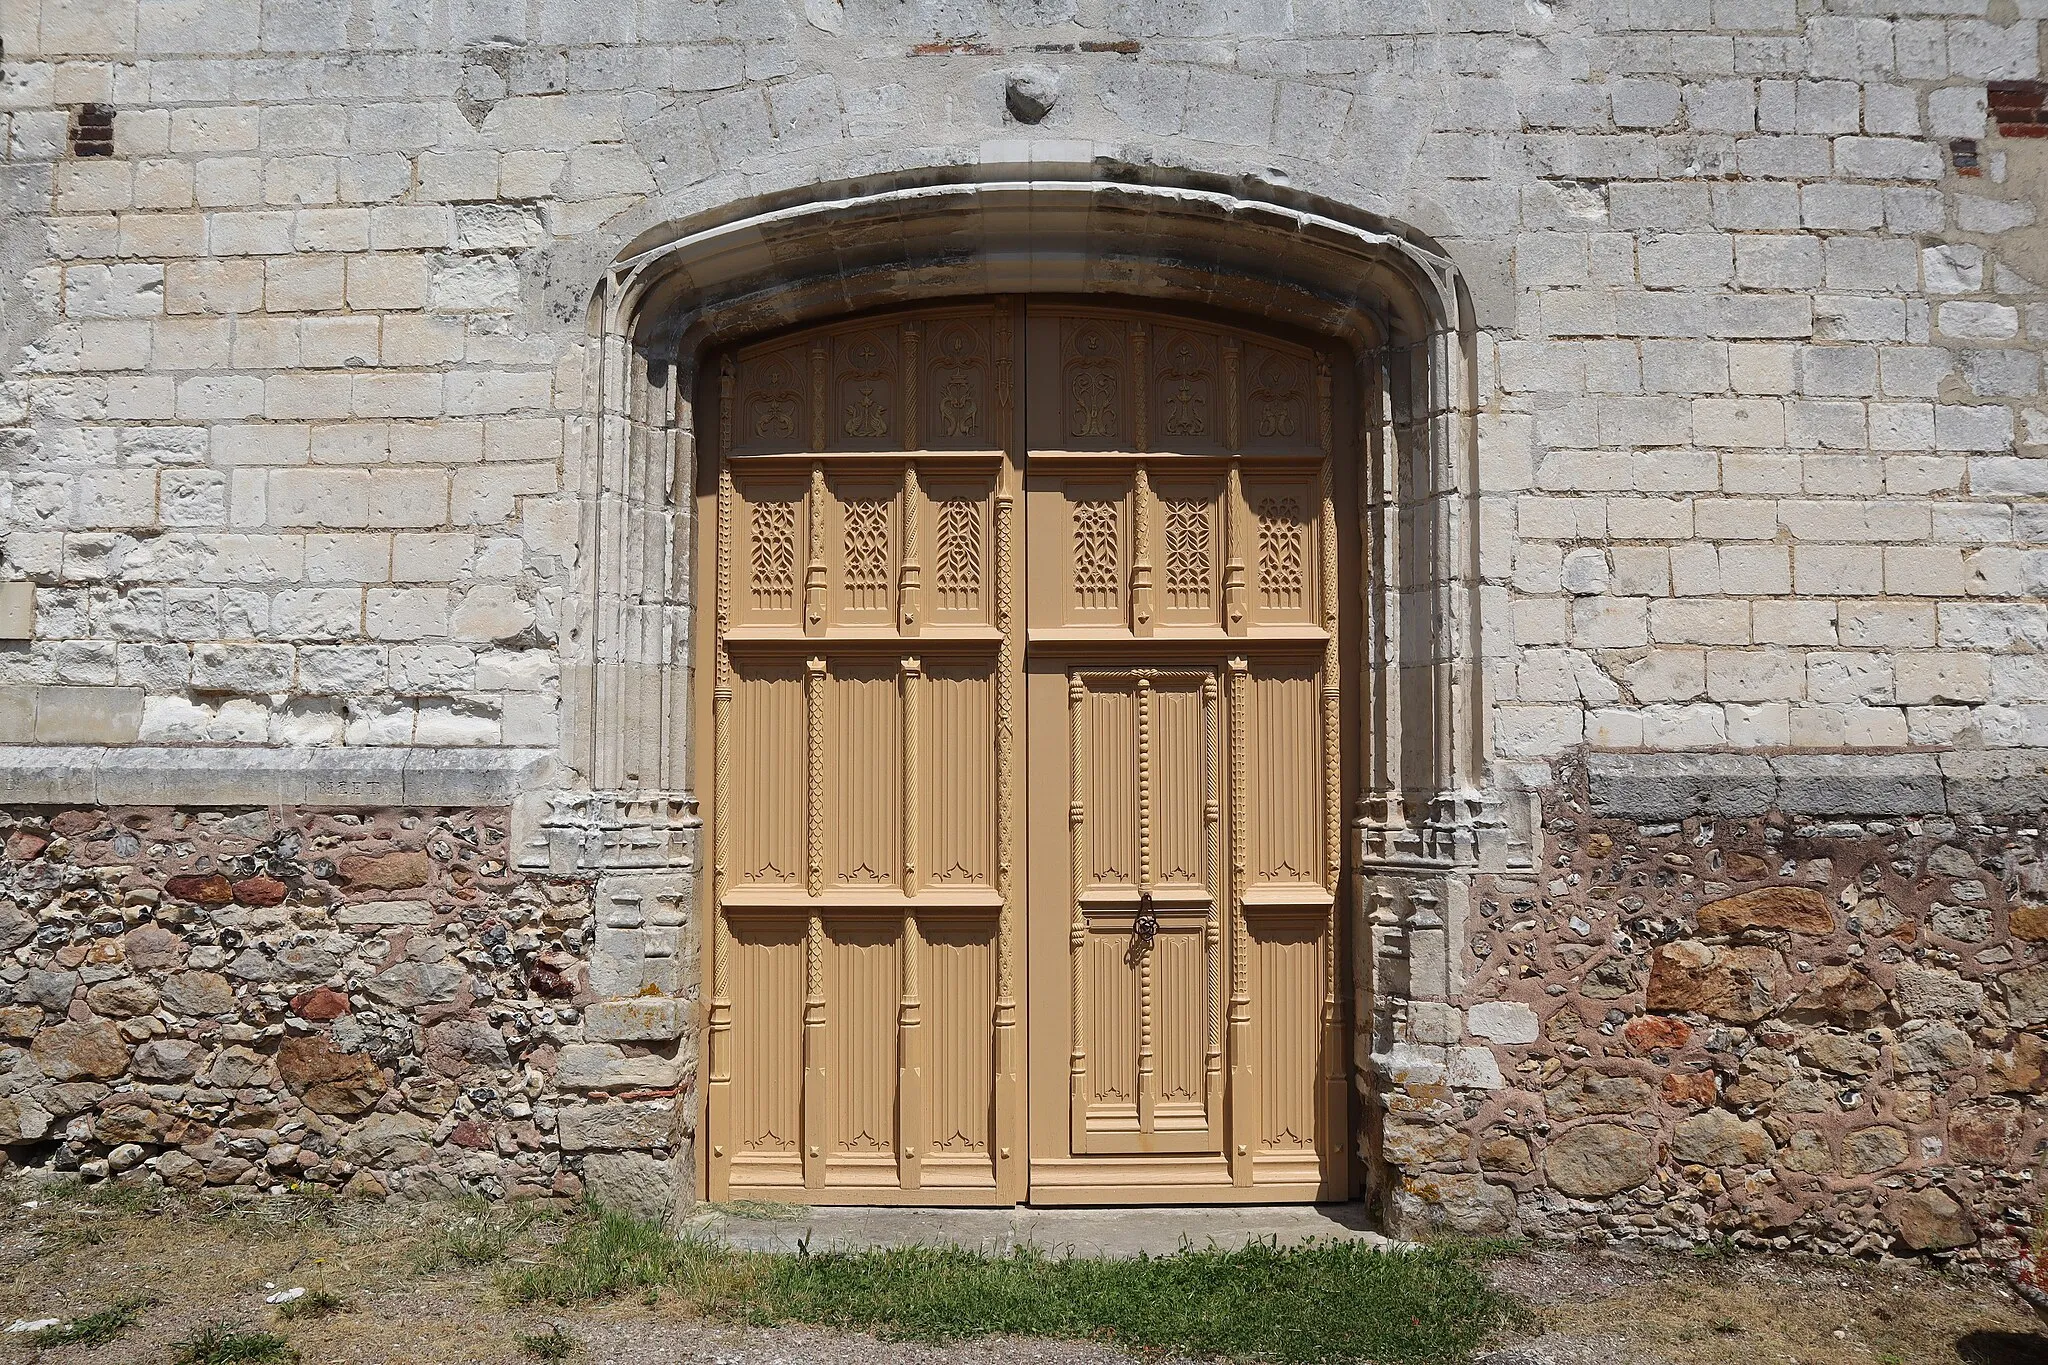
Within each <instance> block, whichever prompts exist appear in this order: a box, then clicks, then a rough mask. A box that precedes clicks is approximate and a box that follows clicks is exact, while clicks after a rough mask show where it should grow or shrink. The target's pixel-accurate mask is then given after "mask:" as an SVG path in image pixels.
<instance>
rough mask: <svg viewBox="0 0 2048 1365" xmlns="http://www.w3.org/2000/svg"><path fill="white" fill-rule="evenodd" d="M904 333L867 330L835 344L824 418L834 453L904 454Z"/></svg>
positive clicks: (884, 327) (842, 336) (842, 335)
mask: <svg viewBox="0 0 2048 1365" xmlns="http://www.w3.org/2000/svg"><path fill="white" fill-rule="evenodd" d="M899 342H900V333H899V331H898V329H897V328H896V327H895V326H891V325H886V324H885V325H880V326H875V327H863V328H861V329H859V330H858V331H853V332H841V333H839V334H838V335H836V336H834V337H833V338H832V347H831V355H830V359H829V361H828V364H829V365H830V366H831V381H830V388H829V390H828V391H829V393H830V397H829V399H828V400H827V402H828V408H827V411H826V414H825V419H826V425H827V429H828V433H829V434H828V436H827V442H828V445H829V447H830V448H832V449H843V450H889V449H901V448H902V427H901V423H902V421H903V413H902V402H901V399H900V396H899V395H900V393H901V390H902V387H903V376H902V375H901V373H900V372H899V370H898V366H897V349H898V345H899Z"/></svg>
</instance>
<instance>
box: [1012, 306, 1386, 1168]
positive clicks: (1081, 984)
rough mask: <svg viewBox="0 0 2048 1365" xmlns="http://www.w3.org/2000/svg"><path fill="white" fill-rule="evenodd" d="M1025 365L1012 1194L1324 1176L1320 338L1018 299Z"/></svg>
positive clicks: (1328, 760) (1337, 789)
mask: <svg viewBox="0 0 2048 1365" xmlns="http://www.w3.org/2000/svg"><path fill="white" fill-rule="evenodd" d="M1026 374H1027V383H1026V412H1027V419H1026V420H1027V428H1026V442H1027V446H1028V454H1027V458H1026V470H1025V497H1026V508H1025V511H1026V525H1027V531H1028V535H1029V546H1030V563H1029V572H1028V576H1027V582H1028V584H1029V601H1028V611H1027V622H1026V624H1027V638H1026V679H1027V688H1028V691H1029V713H1028V718H1027V727H1028V733H1029V744H1030V770H1031V783H1030V799H1029V807H1028V813H1027V825H1028V830H1029V844H1030V859H1029V865H1028V866H1029V877H1028V895H1029V904H1030V912H1029V936H1030V945H1031V946H1030V952H1031V965H1032V990H1031V1005H1032V1009H1031V1014H1030V1028H1031V1037H1032V1047H1031V1062H1032V1105H1031V1132H1032V1149H1031V1163H1032V1164H1031V1197H1032V1199H1033V1201H1034V1202H1044V1203H1060V1202H1076V1203H1079V1202H1147V1201H1154V1200H1158V1201H1168V1202H1199V1201H1203V1200H1210V1201H1228V1200H1244V1201H1255V1200H1273V1199H1304V1198H1329V1197H1341V1196H1342V1195H1344V1194H1346V1193H1348V1191H1349V1189H1350V1175H1351V1171H1350V1162H1349V1160H1348V1157H1347V1154H1346V1152H1345V1150H1344V1146H1345V1144H1344V1134H1345V1133H1346V1132H1348V1131H1349V1119H1348V1107H1349V1105H1348V1092H1347V1089H1346V1070H1347V1068H1346V1067H1345V1065H1344V1062H1343V1027H1342V1020H1341V1015H1340V1002H1341V1000H1342V985H1341V982H1340V980H1339V961H1340V959H1339V957H1338V954H1337V926H1338V918H1339V917H1338V902H1337V897H1338V895H1339V893H1340V892H1341V889H1342V879H1341V876H1340V870H1341V862H1342V830H1341V825H1340V820H1341V812H1342V809H1343V805H1342V803H1343V799H1344V781H1345V774H1344V763H1343V759H1342V754H1343V746H1342V744H1341V735H1340V733H1339V731H1340V728H1341V726H1342V724H1343V717H1344V712H1343V707H1342V705H1341V701H1342V696H1341V691H1340V679H1339V674H1340V670H1341V667H1342V659H1343V651H1342V650H1341V648H1340V640H1339V624H1340V614H1339V611H1338V602H1339V600H1340V596H1339V594H1340V586H1341V585H1340V578H1342V577H1343V575H1344V572H1345V570H1344V568H1343V557H1342V555H1341V554H1340V551H1341V549H1342V547H1341V546H1340V545H1339V544H1338V543H1337V535H1336V530H1337V519H1336V515H1335V504H1336V499H1337V497H1338V496H1339V490H1340V484H1342V485H1348V473H1343V474H1340V471H1338V470H1337V469H1336V468H1335V465H1334V463H1333V460H1332V451H1333V450H1334V448H1335V441H1336V416H1337V412H1336V403H1335V398H1336V395H1335V393H1334V385H1333V383H1332V381H1331V378H1330V374H1329V370H1328V368H1327V360H1326V358H1324V357H1320V356H1318V355H1316V354H1315V353H1313V352H1311V351H1309V350H1307V349H1305V348H1302V347H1296V346H1290V345H1285V344H1282V343H1279V342H1274V341H1270V340H1268V339H1265V338H1258V337H1249V336H1246V335H1243V334H1240V333H1237V332H1234V331H1232V330H1230V329H1228V328H1223V327H1217V326H1214V325H1209V324H1205V323H1203V322H1201V321H1199V320H1189V319H1180V318H1161V317H1148V316H1145V315H1142V314H1132V313H1130V312H1121V311H1113V310H1105V309H1095V308H1089V307H1085V306H1063V305H1058V304H1048V305H1034V306H1033V308H1032V310H1031V313H1030V316H1029V323H1028V331H1027V348H1026ZM1045 375H1050V376H1053V382H1049V383H1046V382H1041V381H1040V376H1045ZM1062 959H1064V965H1065V967H1066V970H1065V971H1064V972H1060V971H1058V970H1057V969H1056V968H1055V969H1054V970H1048V968H1049V967H1054V966H1055V964H1058V963H1060V962H1061V961H1062ZM1062 1089H1063V1090H1064V1099H1065V1104H1064V1106H1061V1105H1060V1103H1059V1101H1058V1099H1056V1098H1055V1096H1059V1095H1060V1094H1061V1091H1062Z"/></svg>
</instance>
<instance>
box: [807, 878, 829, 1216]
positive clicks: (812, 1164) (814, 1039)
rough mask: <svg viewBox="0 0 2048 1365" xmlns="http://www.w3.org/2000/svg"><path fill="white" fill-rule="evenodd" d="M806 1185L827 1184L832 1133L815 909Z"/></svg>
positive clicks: (820, 919)
mask: <svg viewBox="0 0 2048 1365" xmlns="http://www.w3.org/2000/svg"><path fill="white" fill-rule="evenodd" d="M801 1127H802V1131H803V1135H804V1136H803V1144H804V1146H803V1163H804V1185H805V1187H806V1188H809V1189H818V1188H820V1187H822V1186H823V1185H824V1183H825V1143H826V1142H827V1141H828V1140H830V1137H831V1133H832V1123H831V1117H830V1115H829V1114H828V1113H827V1099H826V1090H825V919H824V916H822V915H820V914H819V913H818V912H817V911H815V910H813V911H812V912H811V915H810V919H809V921H808V922H807V923H806V924H805V925H804V1098H803V1121H802V1124H801Z"/></svg>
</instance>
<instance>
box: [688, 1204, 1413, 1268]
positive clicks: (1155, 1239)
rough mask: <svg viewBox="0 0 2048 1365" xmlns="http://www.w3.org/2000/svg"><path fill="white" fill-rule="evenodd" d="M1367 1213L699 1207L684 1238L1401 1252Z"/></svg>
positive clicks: (1133, 1252) (1073, 1249)
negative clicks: (1337, 1247) (1311, 1246)
mask: <svg viewBox="0 0 2048 1365" xmlns="http://www.w3.org/2000/svg"><path fill="white" fill-rule="evenodd" d="M1371 1221H1372V1219H1371V1217H1370V1215H1369V1214H1368V1212H1367V1210H1366V1206H1365V1205H1364V1204H1363V1203H1357V1202H1354V1203H1348V1204H1254V1205H1216V1206H1210V1207H1201V1208H1195V1207H1187V1206H1176V1207H1171V1208H1163V1207H1156V1206H1154V1207H1125V1208H1032V1207H1029V1206H1025V1205H1019V1206H1017V1207H1015V1208H997V1209H943V1208H873V1207H863V1208H811V1207H806V1206H804V1205H800V1204H792V1205H789V1206H788V1207H787V1208H786V1209H784V1210H780V1211H777V1212H770V1211H769V1210H768V1209H767V1207H766V1206H763V1205H760V1204H748V1205H743V1206H741V1210H740V1211H738V1212H735V1211H733V1210H732V1209H730V1208H727V1207H723V1206H720V1205H717V1204H699V1205H697V1206H696V1208H694V1209H692V1210H691V1211H689V1212H688V1213H686V1214H684V1215H683V1216H682V1218H681V1219H680V1220H679V1222H678V1231H680V1232H682V1233H684V1234H685V1235H695V1236H699V1237H706V1238H709V1239H710V1240H712V1241H715V1242H719V1243H721V1244H723V1245H725V1246H730V1247H734V1248H736V1249H738V1250H742V1251H780V1252H795V1251H797V1250H799V1249H800V1248H808V1249H809V1250H811V1251H813V1252H817V1251H833V1250H847V1251H864V1250H871V1249H881V1248H888V1247H903V1246H951V1247H963V1248H966V1249H967V1250H970V1251H986V1252H991V1253H994V1254H997V1255H1001V1254H1004V1253H1007V1252H1010V1251H1013V1250H1016V1249H1017V1248H1019V1247H1025V1246H1029V1247H1036V1248H1038V1249H1039V1250H1041V1251H1045V1252H1047V1253H1049V1254H1052V1255H1068V1256H1091V1257H1104V1258H1111V1259H1121V1258H1129V1257H1133V1256H1139V1255H1147V1256H1164V1255H1170V1254H1171V1253H1173V1252H1175V1251H1179V1250H1180V1249H1181V1248H1182V1247H1183V1246H1187V1247H1191V1248H1193V1249H1196V1250H1206V1249H1208V1248H1209V1247H1210V1246H1212V1245H1213V1246H1215V1247H1218V1248H1221V1249H1224V1250H1235V1249H1237V1248H1239V1247H1242V1246H1244V1245H1246V1244H1247V1243H1250V1242H1255V1241H1277V1242H1278V1243H1279V1244H1280V1245H1281V1246H1298V1245H1300V1244H1302V1243H1304V1242H1318V1241H1323V1242H1327V1241H1338V1242H1363V1243H1365V1244H1366V1245H1368V1246H1374V1247H1381V1248H1386V1249H1390V1250H1391V1249H1395V1248H1400V1247H1406V1246H1411V1245H1413V1243H1407V1242H1398V1241H1395V1240H1394V1239H1393V1238H1390V1237H1387V1236H1385V1235H1384V1234H1382V1233H1379V1232H1376V1231H1374V1230H1373V1229H1372V1227H1371V1226H1370V1224H1371Z"/></svg>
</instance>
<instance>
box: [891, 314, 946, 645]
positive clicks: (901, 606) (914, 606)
mask: <svg viewBox="0 0 2048 1365" xmlns="http://www.w3.org/2000/svg"><path fill="white" fill-rule="evenodd" d="M912 335H915V334H914V333H913V334H912ZM906 344H907V343H906ZM923 521H924V490H923V489H922V487H920V485H919V483H918V477H917V461H915V460H911V461H909V462H908V463H906V464H905V465H904V466H903V563H902V565H901V566H900V567H899V568H898V570H897V574H896V621H897V628H898V629H899V630H901V631H902V632H903V633H904V634H905V635H915V634H917V633H918V630H919V625H920V623H921V622H922V621H923V619H924V589H923V585H922V582H921V579H922V575H923V569H922V567H921V566H920V565H919V563H918V548H917V547H918V540H917V532H918V527H919V525H920V524H921V523H922V522H923ZM942 562H943V561H942ZM942 586H943V584H942Z"/></svg>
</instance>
